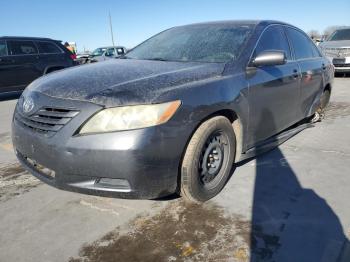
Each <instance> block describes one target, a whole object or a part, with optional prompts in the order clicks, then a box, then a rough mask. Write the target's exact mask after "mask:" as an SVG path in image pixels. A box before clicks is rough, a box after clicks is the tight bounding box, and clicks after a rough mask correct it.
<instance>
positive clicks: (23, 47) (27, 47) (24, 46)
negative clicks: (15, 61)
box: [7, 41, 38, 55]
mask: <svg viewBox="0 0 350 262" xmlns="http://www.w3.org/2000/svg"><path fill="white" fill-rule="evenodd" d="M7 43H8V49H9V54H10V55H33V54H37V53H38V50H37V49H36V46H35V45H34V42H33V41H8V42H7Z"/></svg>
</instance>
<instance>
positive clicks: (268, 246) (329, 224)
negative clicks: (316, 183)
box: [250, 111, 350, 262]
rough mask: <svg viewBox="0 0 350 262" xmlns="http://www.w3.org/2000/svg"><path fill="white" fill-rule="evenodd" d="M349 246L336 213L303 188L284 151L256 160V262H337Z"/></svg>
mask: <svg viewBox="0 0 350 262" xmlns="http://www.w3.org/2000/svg"><path fill="white" fill-rule="evenodd" d="M264 114H265V118H266V114H268V115H269V117H272V115H271V114H269V112H268V111H266V112H264ZM265 118H264V119H265ZM310 165H312V163H310ZM348 245H349V241H348V239H347V238H346V236H345V234H344V232H343V228H342V225H341V223H340V220H339V218H338V217H337V215H336V213H335V212H334V211H333V210H332V208H331V207H330V206H329V205H328V203H327V202H326V200H325V199H323V198H322V197H320V196H319V195H318V194H317V193H316V192H315V191H314V190H312V189H309V188H304V187H303V186H302V185H301V184H300V182H299V180H298V176H297V174H296V173H295V172H294V170H293V169H292V167H291V166H290V164H289V162H288V159H287V158H286V157H285V156H284V154H283V153H282V151H281V150H280V149H279V148H275V149H274V150H272V151H270V152H269V153H266V154H264V155H261V156H258V157H257V158H256V180H255V186H254V199H253V206H252V224H251V237H250V250H251V251H250V252H251V254H250V258H251V259H250V261H251V262H253V261H254V262H255V261H276V262H279V261H283V262H295V261H298V262H304V261H305V262H313V261H315V262H316V261H317V262H333V261H334V262H335V261H339V258H340V254H341V253H342V250H343V249H344V248H345V246H348ZM349 259H350V258H349ZM344 261H350V260H344Z"/></svg>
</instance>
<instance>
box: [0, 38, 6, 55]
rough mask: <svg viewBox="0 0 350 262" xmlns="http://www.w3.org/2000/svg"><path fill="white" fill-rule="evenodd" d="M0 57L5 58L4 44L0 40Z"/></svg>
mask: <svg viewBox="0 0 350 262" xmlns="http://www.w3.org/2000/svg"><path fill="white" fill-rule="evenodd" d="M0 56H7V46H6V42H5V41H1V40H0Z"/></svg>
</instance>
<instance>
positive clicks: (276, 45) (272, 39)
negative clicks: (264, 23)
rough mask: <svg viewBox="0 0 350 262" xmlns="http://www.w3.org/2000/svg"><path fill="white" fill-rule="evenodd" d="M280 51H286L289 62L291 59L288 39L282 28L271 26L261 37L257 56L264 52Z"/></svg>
mask: <svg viewBox="0 0 350 262" xmlns="http://www.w3.org/2000/svg"><path fill="white" fill-rule="evenodd" d="M268 50H279V51H284V52H285V54H286V57H287V59H288V60H290V59H291V54H290V48H289V44H288V41H287V37H286V35H285V33H284V31H283V28H281V27H280V26H270V27H268V28H267V29H266V30H265V31H264V32H263V35H262V36H261V37H260V40H259V43H258V45H257V46H256V49H255V55H258V54H259V53H261V52H263V51H268Z"/></svg>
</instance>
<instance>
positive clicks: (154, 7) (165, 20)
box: [0, 0, 350, 50]
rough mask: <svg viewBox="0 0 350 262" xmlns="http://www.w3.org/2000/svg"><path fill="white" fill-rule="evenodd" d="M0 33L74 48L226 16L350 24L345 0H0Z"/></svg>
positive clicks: (349, 1)
mask: <svg viewBox="0 0 350 262" xmlns="http://www.w3.org/2000/svg"><path fill="white" fill-rule="evenodd" d="M0 8H1V9H0V10H1V15H0V35H11V36H12V35H16V36H42V37H50V38H54V39H59V40H62V41H74V42H76V43H77V46H78V49H79V50H82V49H83V48H86V49H89V50H92V49H94V48H96V47H98V46H105V45H111V36H110V31H109V24H108V12H109V11H110V12H111V15H112V23H113V29H114V34H115V40H116V44H118V45H124V46H126V47H129V48H130V47H133V46H134V45H136V44H138V43H140V42H141V41H143V40H145V39H146V38H148V37H150V36H152V35H153V34H155V33H158V32H159V31H161V30H164V29H166V28H169V27H172V26H176V25H183V24H188V23H193V22H203V21H213V20H227V19H273V20H281V21H285V22H288V23H291V24H293V25H296V26H298V27H300V28H301V29H303V30H305V31H309V30H311V29H316V30H319V31H320V32H322V31H323V30H324V29H325V28H326V27H328V26H330V25H350V15H349V11H350V0H333V1H322V0H318V1H311V0H294V1H290V0H288V1H284V0H254V1H247V0H245V1H234V0H211V1H209V0H173V1H172V0H125V1H120V0H114V1H113V0H106V1H98V0H74V1H67V0H60V1H54V0H50V1H44V0H0Z"/></svg>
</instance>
